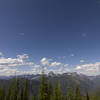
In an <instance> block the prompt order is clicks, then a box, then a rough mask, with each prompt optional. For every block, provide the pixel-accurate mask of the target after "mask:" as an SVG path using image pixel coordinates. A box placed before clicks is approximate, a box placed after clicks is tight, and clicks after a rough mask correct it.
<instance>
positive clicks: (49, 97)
mask: <svg viewBox="0 0 100 100" xmlns="http://www.w3.org/2000/svg"><path fill="white" fill-rule="evenodd" d="M52 94H53V93H52V85H51V84H50V83H49V84H48V100H51V97H52Z"/></svg>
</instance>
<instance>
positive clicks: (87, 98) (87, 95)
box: [86, 92, 90, 100]
mask: <svg viewBox="0 0 100 100" xmlns="http://www.w3.org/2000/svg"><path fill="white" fill-rule="evenodd" d="M86 100H90V98H89V94H88V92H87V93H86Z"/></svg>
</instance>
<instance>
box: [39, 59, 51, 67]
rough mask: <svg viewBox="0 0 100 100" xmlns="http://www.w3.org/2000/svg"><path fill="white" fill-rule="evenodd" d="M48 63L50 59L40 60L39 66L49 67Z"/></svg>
mask: <svg viewBox="0 0 100 100" xmlns="http://www.w3.org/2000/svg"><path fill="white" fill-rule="evenodd" d="M49 61H50V59H47V58H42V59H41V61H40V62H41V64H42V65H44V66H49V64H50V62H49Z"/></svg>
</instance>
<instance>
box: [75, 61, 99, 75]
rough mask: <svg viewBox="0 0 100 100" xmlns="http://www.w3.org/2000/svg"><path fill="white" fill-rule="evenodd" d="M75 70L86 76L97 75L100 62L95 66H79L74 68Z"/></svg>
mask: <svg viewBox="0 0 100 100" xmlns="http://www.w3.org/2000/svg"><path fill="white" fill-rule="evenodd" d="M76 70H77V71H78V72H80V73H84V74H87V75H97V74H100V62H96V63H95V64H84V65H79V66H77V67H76Z"/></svg>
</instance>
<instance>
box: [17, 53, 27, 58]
mask: <svg viewBox="0 0 100 100" xmlns="http://www.w3.org/2000/svg"><path fill="white" fill-rule="evenodd" d="M17 57H18V58H19V59H27V58H29V56H28V54H23V55H17Z"/></svg>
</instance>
